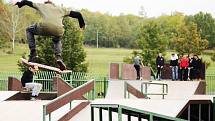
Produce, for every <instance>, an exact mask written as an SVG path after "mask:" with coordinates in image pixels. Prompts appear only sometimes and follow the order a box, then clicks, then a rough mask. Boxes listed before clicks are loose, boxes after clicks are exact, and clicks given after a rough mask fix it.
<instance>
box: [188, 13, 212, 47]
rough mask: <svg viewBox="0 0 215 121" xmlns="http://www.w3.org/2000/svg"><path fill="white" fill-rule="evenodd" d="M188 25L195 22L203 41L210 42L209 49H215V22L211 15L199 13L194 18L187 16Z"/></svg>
mask: <svg viewBox="0 0 215 121" xmlns="http://www.w3.org/2000/svg"><path fill="white" fill-rule="evenodd" d="M185 21H186V23H187V24H190V23H192V22H194V23H195V24H196V25H197V31H198V32H199V33H200V36H201V38H202V39H206V40H208V42H209V47H210V48H213V47H215V39H214V38H215V20H214V18H213V17H212V15H211V14H210V13H203V12H199V13H197V14H195V15H194V16H186V19H185Z"/></svg>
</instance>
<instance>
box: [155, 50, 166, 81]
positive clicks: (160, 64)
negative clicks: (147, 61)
mask: <svg viewBox="0 0 215 121" xmlns="http://www.w3.org/2000/svg"><path fill="white" fill-rule="evenodd" d="M156 65H157V75H156V78H157V80H161V71H162V69H163V66H164V58H163V56H162V53H159V54H158V57H157V58H156Z"/></svg>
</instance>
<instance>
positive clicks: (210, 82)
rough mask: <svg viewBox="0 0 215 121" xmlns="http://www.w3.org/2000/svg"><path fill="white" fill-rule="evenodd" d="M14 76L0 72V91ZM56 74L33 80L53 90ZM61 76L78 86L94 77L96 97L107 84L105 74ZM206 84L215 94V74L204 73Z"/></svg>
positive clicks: (42, 74) (39, 74) (46, 73)
mask: <svg viewBox="0 0 215 121" xmlns="http://www.w3.org/2000/svg"><path fill="white" fill-rule="evenodd" d="M9 76H12V77H16V78H17V79H19V80H20V79H21V76H22V73H21V72H0V91H6V90H8V77H9ZM55 76H56V73H55V72H49V71H42V72H41V71H40V72H37V73H36V74H35V75H34V81H35V82H38V83H42V84H43V89H42V91H43V92H51V91H53V77H55ZM61 78H62V79H63V80H65V81H67V82H68V83H69V84H70V85H71V86H73V87H78V86H80V85H82V84H84V83H86V82H87V80H89V79H95V81H96V90H97V94H98V97H104V95H105V94H106V88H107V86H108V84H107V83H108V82H107V79H108V78H107V76H105V75H100V74H93V73H81V72H72V73H68V74H63V75H62V76H61ZM206 84H207V89H206V91H207V94H211V95H213V94H215V74H207V75H206Z"/></svg>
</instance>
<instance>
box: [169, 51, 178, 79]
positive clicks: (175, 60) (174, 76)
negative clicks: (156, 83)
mask: <svg viewBox="0 0 215 121" xmlns="http://www.w3.org/2000/svg"><path fill="white" fill-rule="evenodd" d="M170 68H171V70H172V80H173V81H175V80H178V56H177V54H174V53H173V54H172V55H171V59H170Z"/></svg>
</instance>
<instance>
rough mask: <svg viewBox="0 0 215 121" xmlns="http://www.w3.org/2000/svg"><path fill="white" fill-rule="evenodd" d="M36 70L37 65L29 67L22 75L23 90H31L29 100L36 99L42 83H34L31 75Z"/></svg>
mask: <svg viewBox="0 0 215 121" xmlns="http://www.w3.org/2000/svg"><path fill="white" fill-rule="evenodd" d="M36 71H38V67H37V66H34V67H29V68H28V69H27V70H26V71H25V72H24V73H23V75H22V78H21V82H22V88H23V89H24V91H32V94H31V100H37V99H38V98H37V97H38V95H39V93H40V91H41V89H42V84H40V83H34V82H33V76H34V73H35V72H36Z"/></svg>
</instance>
